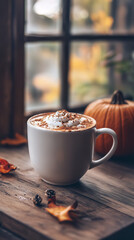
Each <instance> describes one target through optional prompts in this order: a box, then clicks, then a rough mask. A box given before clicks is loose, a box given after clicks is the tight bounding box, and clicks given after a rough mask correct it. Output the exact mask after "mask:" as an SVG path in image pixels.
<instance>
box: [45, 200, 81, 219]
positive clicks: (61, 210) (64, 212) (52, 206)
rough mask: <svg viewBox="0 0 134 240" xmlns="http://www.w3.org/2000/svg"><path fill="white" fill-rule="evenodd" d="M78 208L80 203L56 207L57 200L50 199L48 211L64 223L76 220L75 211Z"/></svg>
mask: <svg viewBox="0 0 134 240" xmlns="http://www.w3.org/2000/svg"><path fill="white" fill-rule="evenodd" d="M77 206H78V202H77V201H75V202H74V203H73V204H72V205H70V206H67V207H65V206H57V205H56V198H53V196H52V198H51V199H50V197H49V198H48V207H47V208H46V211H47V212H49V213H50V214H51V215H53V216H54V217H56V218H57V219H58V220H59V222H64V221H71V222H72V221H73V220H74V218H76V216H77V215H76V214H75V212H74V211H73V210H74V209H76V208H77Z"/></svg>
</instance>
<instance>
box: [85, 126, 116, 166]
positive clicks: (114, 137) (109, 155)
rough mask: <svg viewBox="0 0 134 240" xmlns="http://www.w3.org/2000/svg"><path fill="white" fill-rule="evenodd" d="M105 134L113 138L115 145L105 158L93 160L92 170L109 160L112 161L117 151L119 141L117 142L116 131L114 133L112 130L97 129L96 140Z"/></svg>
mask: <svg viewBox="0 0 134 240" xmlns="http://www.w3.org/2000/svg"><path fill="white" fill-rule="evenodd" d="M104 133H108V134H110V135H111V136H112V138H113V145H112V147H111V149H110V150H109V152H108V153H107V154H106V155H105V156H104V157H102V158H100V159H99V160H93V159H92V161H91V166H90V168H94V167H97V166H98V165H100V164H101V163H103V162H105V161H107V160H108V159H110V158H111V157H112V155H113V154H114V153H115V151H116V148H117V144H118V140H117V135H116V133H115V131H113V130H112V129H110V128H100V129H96V130H95V135H96V138H97V137H98V136H99V135H100V134H104Z"/></svg>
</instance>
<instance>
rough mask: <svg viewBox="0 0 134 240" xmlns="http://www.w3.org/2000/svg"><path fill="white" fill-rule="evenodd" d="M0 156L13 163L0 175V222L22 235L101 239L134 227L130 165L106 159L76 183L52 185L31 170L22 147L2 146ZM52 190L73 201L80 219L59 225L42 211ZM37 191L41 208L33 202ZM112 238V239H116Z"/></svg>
mask: <svg viewBox="0 0 134 240" xmlns="http://www.w3.org/2000/svg"><path fill="white" fill-rule="evenodd" d="M0 152H1V154H0V155H1V157H5V158H6V159H7V160H9V162H12V163H13V164H15V165H17V167H18V169H17V170H16V172H13V173H11V174H8V175H6V176H5V175H0V199H1V202H0V226H1V227H2V228H4V229H7V230H8V231H10V232H12V233H13V234H16V236H19V237H20V238H23V239H33V240H34V239H41V240H42V239H63V240H64V239H78V240H79V239H93V240H94V239H103V238H107V239H108V238H109V239H110V237H111V236H114V234H117V233H118V234H119V235H118V239H119V236H121V235H120V234H121V232H122V231H123V229H126V231H127V229H128V228H129V227H130V226H131V225H132V226H134V213H133V207H134V198H133V190H134V186H133V182H132V179H133V173H134V170H133V168H132V167H133V163H130V164H128V166H124V165H123V164H122V165H119V164H118V163H116V162H115V161H112V162H111V161H109V162H107V163H105V164H103V165H101V166H99V167H97V168H95V169H92V170H90V171H88V172H87V173H86V175H85V176H84V177H83V178H82V179H81V181H79V182H78V183H77V184H75V185H73V186H69V187H64V188H63V187H56V186H51V185H48V184H46V183H44V182H43V181H42V180H41V179H40V178H39V176H38V175H37V174H36V173H35V172H34V170H33V169H32V167H31V163H30V161H29V156H28V151H27V147H20V148H1V149H0ZM48 188H49V189H54V190H55V191H56V193H57V200H58V204H63V205H64V204H65V205H68V204H71V203H72V202H73V201H74V200H75V199H77V200H78V202H79V205H78V214H79V219H78V221H77V222H76V223H74V224H70V223H62V224H59V223H58V221H57V220H56V219H55V218H53V217H52V216H50V215H49V214H48V213H47V212H45V205H46V203H47V202H46V199H45V196H44V192H45V190H46V189H48ZM36 193H38V194H40V195H41V196H42V198H43V202H44V207H42V208H38V207H36V206H34V204H33V202H32V199H33V197H34V195H35V194H36ZM115 239H116V238H115Z"/></svg>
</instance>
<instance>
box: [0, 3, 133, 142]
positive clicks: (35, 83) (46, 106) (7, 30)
mask: <svg viewBox="0 0 134 240" xmlns="http://www.w3.org/2000/svg"><path fill="white" fill-rule="evenodd" d="M48 2H49V4H48ZM0 13H1V22H0V26H1V28H0V29H1V31H2V36H4V37H3V38H1V47H0V50H1V59H0V63H1V64H0V66H1V69H0V79H1V80H0V89H1V94H0V114H1V115H2V116H3V117H2V118H0V129H1V131H0V138H3V137H7V136H13V134H14V133H16V132H19V133H23V132H24V115H25V116H26V118H27V117H28V116H29V115H30V114H34V113H36V112H43V111H46V110H47V111H48V110H54V109H57V108H67V109H69V110H72V111H77V112H79V111H83V110H84V107H85V106H86V105H87V104H88V103H89V102H90V101H92V100H94V99H96V98H100V97H105V96H108V95H109V94H111V93H112V92H113V90H114V89H117V88H119V89H121V90H123V91H124V93H125V94H126V95H127V97H129V98H132V97H133V98H134V90H133V89H134V1H133V0H83V1H81V0H49V1H47V0H25V1H24V0H19V1H18V0H12V1H2V4H1V8H0ZM24 66H25V67H24ZM24 93H25V94H24ZM24 95H25V99H24ZM24 103H25V104H24ZM24 105H25V106H24ZM5 109H6V111H5ZM24 113H25V114H24Z"/></svg>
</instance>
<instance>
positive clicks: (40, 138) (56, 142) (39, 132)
mask: <svg viewBox="0 0 134 240" xmlns="http://www.w3.org/2000/svg"><path fill="white" fill-rule="evenodd" d="M93 121H94V122H95V123H96V121H95V120H94V119H93ZM27 129H28V146H29V154H30V159H31V163H32V165H33V167H34V169H35V170H36V171H37V172H38V173H39V175H40V176H41V178H42V179H43V180H44V181H46V182H47V183H50V184H53V185H62V186H63V185H69V184H73V183H75V182H77V181H78V180H79V179H80V178H81V177H82V176H83V175H84V174H85V173H86V171H87V170H88V169H91V168H93V167H96V166H98V165H100V164H101V163H103V162H105V161H107V160H108V159H109V158H111V157H112V155H113V154H114V152H115V151H116V148H117V135H116V133H115V132H114V131H113V130H112V129H110V128H101V129H96V127H95V125H94V126H93V127H91V128H88V129H83V130H78V131H71V132H67V131H66V132H63V131H60V130H59V131H57V130H49V129H44V128H41V127H36V126H34V125H32V124H31V123H30V119H29V120H28V122H27ZM104 133H107V134H110V135H111V136H112V138H113V145H112V147H111V149H110V151H109V152H108V153H107V154H106V155H105V156H104V157H102V158H101V159H99V160H93V155H94V145H95V140H96V138H97V137H98V136H99V135H100V134H104Z"/></svg>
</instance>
